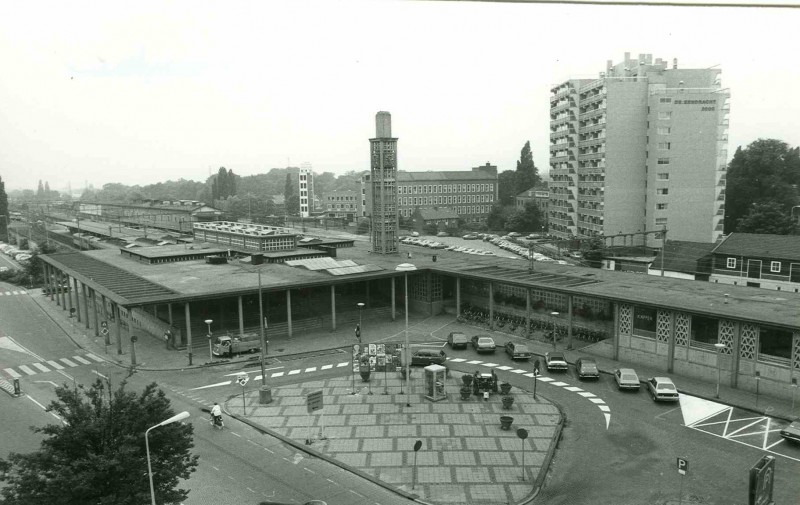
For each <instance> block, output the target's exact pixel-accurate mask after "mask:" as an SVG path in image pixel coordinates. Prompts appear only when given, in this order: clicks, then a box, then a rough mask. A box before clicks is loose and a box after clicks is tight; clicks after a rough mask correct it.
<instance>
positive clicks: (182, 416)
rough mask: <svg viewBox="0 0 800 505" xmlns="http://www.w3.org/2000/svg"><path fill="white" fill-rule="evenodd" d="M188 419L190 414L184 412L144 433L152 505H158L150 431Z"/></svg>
mask: <svg viewBox="0 0 800 505" xmlns="http://www.w3.org/2000/svg"><path fill="white" fill-rule="evenodd" d="M187 417H189V413H188V412H186V411H185V410H184V411H183V412H181V413H180V414H176V415H174V416H172V417H170V418H169V419H167V420H166V421H161V422H160V423H158V424H157V425H155V426H151V427H150V428H148V429H147V431H145V432H144V448H145V450H146V451H147V473H148V475H149V476H150V503H151V505H156V492H155V489H154V488H153V468H152V467H151V466H150V442H149V440H148V439H147V436H148V435H150V430H152V429H154V428H158V427H159V426H165V425H167V424H171V423H174V422H177V421H181V420H183V419H186V418H187Z"/></svg>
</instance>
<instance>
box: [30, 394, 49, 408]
mask: <svg viewBox="0 0 800 505" xmlns="http://www.w3.org/2000/svg"><path fill="white" fill-rule="evenodd" d="M25 396H27V397H28V400H30V401H32V402H33V403H35V404H36V405H38V406H40V407H42V410H47V407H45V406H44V405H42V404H41V403H39V402H37V401H36V400H34V399H33V398H32V397H31V395H25Z"/></svg>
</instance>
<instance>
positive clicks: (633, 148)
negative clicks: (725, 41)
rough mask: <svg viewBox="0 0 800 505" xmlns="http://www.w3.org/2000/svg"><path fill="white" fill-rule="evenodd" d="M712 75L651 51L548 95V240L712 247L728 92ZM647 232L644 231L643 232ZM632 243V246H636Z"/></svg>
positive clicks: (719, 215)
mask: <svg viewBox="0 0 800 505" xmlns="http://www.w3.org/2000/svg"><path fill="white" fill-rule="evenodd" d="M720 72H721V70H720V69H719V68H703V69H680V68H678V62H677V60H673V62H672V65H671V68H669V65H668V62H667V61H665V60H661V59H660V58H657V59H656V60H655V62H653V61H652V56H651V55H649V54H640V55H639V58H638V59H632V58H631V57H630V54H629V53H626V54H625V60H624V61H623V62H621V63H618V64H616V65H614V64H612V62H611V61H608V63H607V65H606V69H605V71H604V72H601V73H600V76H599V78H597V79H572V80H568V81H566V82H563V83H561V84H559V85H557V86H555V87H553V88H552V89H551V92H552V93H551V96H550V132H551V133H550V176H551V179H552V182H551V183H550V209H549V227H550V233H551V234H553V235H556V236H558V237H561V238H569V237H579V238H581V237H589V236H593V235H605V236H613V235H617V234H620V233H622V234H636V233H641V235H637V237H638V240H639V244H641V245H646V246H649V247H660V246H661V242H662V240H661V234H660V233H656V232H657V231H658V230H662V229H666V230H667V238H668V239H675V240H685V241H694V242H714V241H716V240H717V238H718V237H719V236H720V235H721V234H722V220H723V214H724V203H725V170H726V163H727V139H728V114H729V109H730V105H729V98H730V94H729V92H728V90H727V89H723V88H722V87H721V82H720ZM645 232H651V233H645ZM639 244H637V245H639Z"/></svg>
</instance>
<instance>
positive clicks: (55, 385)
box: [33, 381, 60, 419]
mask: <svg viewBox="0 0 800 505" xmlns="http://www.w3.org/2000/svg"><path fill="white" fill-rule="evenodd" d="M33 382H38V383H46V384H52V385H53V387H54V388H57V387H58V384H56V383H55V382H53V381H33ZM59 419H60V418H59Z"/></svg>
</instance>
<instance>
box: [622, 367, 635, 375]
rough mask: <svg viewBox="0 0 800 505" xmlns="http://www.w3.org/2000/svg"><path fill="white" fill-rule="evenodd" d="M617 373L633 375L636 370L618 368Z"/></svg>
mask: <svg viewBox="0 0 800 505" xmlns="http://www.w3.org/2000/svg"><path fill="white" fill-rule="evenodd" d="M619 373H633V374H635V373H636V370H634V369H633V368H620V369H619Z"/></svg>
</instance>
